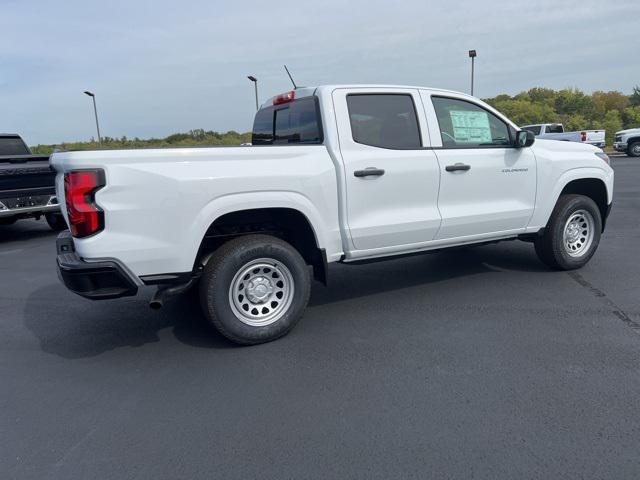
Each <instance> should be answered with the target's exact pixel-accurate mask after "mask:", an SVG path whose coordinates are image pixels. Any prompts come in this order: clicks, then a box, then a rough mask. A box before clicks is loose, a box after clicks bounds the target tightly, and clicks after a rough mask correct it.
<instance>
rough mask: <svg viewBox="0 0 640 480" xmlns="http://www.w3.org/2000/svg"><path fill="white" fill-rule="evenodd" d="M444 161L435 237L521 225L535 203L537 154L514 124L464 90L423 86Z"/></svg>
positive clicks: (497, 231)
mask: <svg viewBox="0 0 640 480" xmlns="http://www.w3.org/2000/svg"><path fill="white" fill-rule="evenodd" d="M422 93H423V97H424V100H425V108H427V110H428V111H430V112H431V114H433V115H434V117H435V119H434V121H431V122H430V125H431V126H432V128H435V131H434V130H433V129H432V133H431V138H432V139H433V143H434V145H435V144H436V142H437V143H439V144H440V145H439V146H436V147H434V148H435V152H436V155H437V157H438V160H439V162H440V165H441V168H442V170H441V173H440V195H439V197H438V208H439V210H440V213H441V215H442V225H441V227H440V230H439V231H438V233H437V235H436V240H444V239H465V237H466V238H468V237H474V236H487V235H493V234H495V235H505V234H512V233H518V232H520V231H523V230H524V228H525V227H526V226H527V224H528V222H529V219H530V218H531V215H532V214H533V209H534V206H535V196H536V159H535V156H534V154H533V151H532V150H531V149H530V148H515V147H514V146H513V145H514V138H513V137H514V135H515V128H513V127H512V126H510V125H509V124H508V123H507V122H506V121H505V120H503V119H502V118H500V117H499V116H498V115H496V114H495V113H494V112H492V111H490V110H489V109H488V108H487V107H485V106H484V105H482V104H479V103H476V102H474V101H473V100H472V99H469V98H468V97H464V96H456V95H455V94H451V95H439V94H438V95H430V94H428V93H425V92H422Z"/></svg>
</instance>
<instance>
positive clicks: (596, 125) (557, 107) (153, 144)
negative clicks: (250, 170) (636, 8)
mask: <svg viewBox="0 0 640 480" xmlns="http://www.w3.org/2000/svg"><path fill="white" fill-rule="evenodd" d="M485 101H486V102H487V103H489V104H490V105H491V106H493V107H494V108H496V109H498V110H499V111H501V112H502V113H503V114H505V115H506V116H507V117H509V118H510V119H511V120H513V121H514V122H515V123H516V124H518V125H530V124H533V123H562V124H564V126H565V128H566V129H567V130H596V129H605V130H606V131H607V145H608V146H611V145H612V143H613V136H614V134H615V132H617V131H619V130H622V129H623V128H638V127H640V86H636V87H634V89H633V93H632V94H631V95H625V94H624V93H621V92H617V91H609V92H603V91H596V92H593V93H592V94H586V93H584V92H582V91H581V90H578V89H576V88H565V89H562V90H553V89H551V88H541V87H535V88H532V89H530V90H527V91H526V92H520V93H518V94H517V95H514V96H510V95H506V94H502V95H498V96H496V97H493V98H486V99H485ZM250 141H251V132H246V133H238V132H236V131H233V130H230V131H228V132H225V133H220V132H214V131H212V130H203V129H200V128H199V129H195V130H189V131H188V132H187V133H174V134H172V135H169V136H168V137H165V138H150V139H146V140H142V139H140V138H137V137H136V138H127V137H121V138H112V137H103V138H102V145H99V144H98V142H97V141H96V140H95V139H91V140H90V141H88V142H70V143H60V144H53V145H36V146H35V147H32V151H33V152H34V153H38V154H48V153H51V152H53V151H54V150H94V149H98V148H109V149H120V148H122V149H127V148H170V147H206V146H211V145H240V144H241V143H248V142H250Z"/></svg>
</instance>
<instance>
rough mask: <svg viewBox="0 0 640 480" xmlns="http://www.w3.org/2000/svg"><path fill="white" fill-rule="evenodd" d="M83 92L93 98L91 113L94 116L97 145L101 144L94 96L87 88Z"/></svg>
mask: <svg viewBox="0 0 640 480" xmlns="http://www.w3.org/2000/svg"><path fill="white" fill-rule="evenodd" d="M84 94H85V95H89V96H90V97H91V99H92V100H93V113H94V114H95V116H96V130H98V145H102V138H101V137H100V125H99V124H98V109H97V108H96V96H95V95H94V94H93V93H91V92H90V91H89V90H85V91H84Z"/></svg>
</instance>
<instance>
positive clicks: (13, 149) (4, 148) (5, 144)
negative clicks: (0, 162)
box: [0, 135, 31, 156]
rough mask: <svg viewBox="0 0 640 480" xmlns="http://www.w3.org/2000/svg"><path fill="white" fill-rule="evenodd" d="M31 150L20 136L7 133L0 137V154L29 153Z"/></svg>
mask: <svg viewBox="0 0 640 480" xmlns="http://www.w3.org/2000/svg"><path fill="white" fill-rule="evenodd" d="M30 153H31V152H30V151H29V149H28V148H27V146H26V145H25V143H24V142H23V141H22V139H21V138H20V137H17V136H13V135H8V136H4V137H0V156H2V155H29V154H30Z"/></svg>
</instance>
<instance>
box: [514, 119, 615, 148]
mask: <svg viewBox="0 0 640 480" xmlns="http://www.w3.org/2000/svg"><path fill="white" fill-rule="evenodd" d="M522 129H523V130H529V131H530V132H533V134H534V135H535V136H536V137H538V138H544V139H545V140H560V141H562V142H579V143H588V144H589V145H593V146H595V147H600V148H604V147H605V146H606V140H605V139H606V133H607V132H606V130H580V131H576V132H567V131H565V129H564V125H562V124H561V123H539V124H536V125H526V126H524V127H522Z"/></svg>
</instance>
